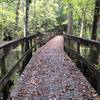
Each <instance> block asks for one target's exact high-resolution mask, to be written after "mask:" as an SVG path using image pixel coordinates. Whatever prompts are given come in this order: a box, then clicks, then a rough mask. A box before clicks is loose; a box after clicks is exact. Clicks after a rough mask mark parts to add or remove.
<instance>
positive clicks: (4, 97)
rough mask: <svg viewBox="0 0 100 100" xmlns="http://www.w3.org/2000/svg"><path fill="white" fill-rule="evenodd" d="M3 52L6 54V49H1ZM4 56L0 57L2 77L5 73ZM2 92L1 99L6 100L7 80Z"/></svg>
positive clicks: (7, 92)
mask: <svg viewBox="0 0 100 100" xmlns="http://www.w3.org/2000/svg"><path fill="white" fill-rule="evenodd" d="M3 53H4V54H6V50H5V49H3ZM5 57H6V56H3V57H2V58H1V59H0V68H1V77H4V75H5V74H6V73H7V69H6V63H5ZM2 93H3V99H4V100H7V97H8V95H9V82H8V83H7V84H6V86H5V87H4V88H3V90H2Z"/></svg>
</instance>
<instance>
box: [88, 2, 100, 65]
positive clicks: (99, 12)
mask: <svg viewBox="0 0 100 100" xmlns="http://www.w3.org/2000/svg"><path fill="white" fill-rule="evenodd" d="M99 19H100V0H96V1H95V10H94V20H93V27H92V36H91V39H93V40H96V39H97V31H98V25H99ZM90 54H91V57H90V60H91V62H92V63H94V64H98V58H99V54H98V52H97V51H95V50H92V48H91V50H90Z"/></svg>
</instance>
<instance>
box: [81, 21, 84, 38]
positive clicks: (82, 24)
mask: <svg viewBox="0 0 100 100" xmlns="http://www.w3.org/2000/svg"><path fill="white" fill-rule="evenodd" d="M83 28H84V23H83V20H82V22H81V31H80V37H82V36H83Z"/></svg>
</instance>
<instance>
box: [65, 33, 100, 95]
mask: <svg viewBox="0 0 100 100" xmlns="http://www.w3.org/2000/svg"><path fill="white" fill-rule="evenodd" d="M64 38H65V51H66V52H67V53H68V54H69V56H70V57H71V58H72V59H73V60H74V61H75V63H76V64H77V66H78V67H79V68H80V69H81V71H82V72H83V73H84V75H85V76H86V77H87V79H88V80H89V81H90V82H91V84H92V85H93V86H94V88H95V89H96V90H97V92H98V93H99V94H100V70H99V68H100V42H99V41H94V40H88V39H85V38H79V37H76V36H71V35H64Z"/></svg>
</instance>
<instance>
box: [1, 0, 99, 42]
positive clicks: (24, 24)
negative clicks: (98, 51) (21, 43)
mask: <svg viewBox="0 0 100 100" xmlns="http://www.w3.org/2000/svg"><path fill="white" fill-rule="evenodd" d="M96 2H98V0H96ZM95 5H96V6H98V5H100V4H98V3H97V4H96V3H95V0H26V1H25V0H0V40H3V39H5V38H6V37H7V36H11V38H12V39H14V38H17V37H23V36H26V35H29V34H35V33H37V32H42V33H46V32H51V31H55V32H65V33H68V34H73V35H76V36H79V37H85V38H91V36H92V33H95V32H94V30H96V29H97V28H94V30H93V21H94V20H95V23H97V22H99V19H100V16H99V10H100V9H99V10H97V11H95ZM94 12H96V13H98V15H97V16H94V15H95V14H94ZM98 16H99V18H96V17H98ZM94 17H95V18H96V19H94ZM96 21H97V22H96ZM95 23H94V24H95ZM99 26H100V25H99V23H98V25H97V27H99ZM98 29H99V28H98ZM92 31H93V32H92ZM96 34H97V35H98V37H99V34H100V30H98V31H97V32H96ZM92 38H93V37H92Z"/></svg>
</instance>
